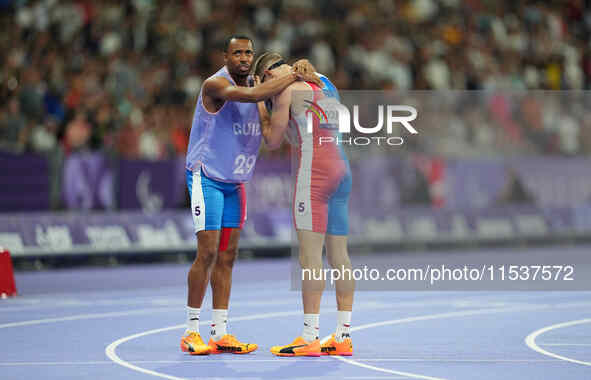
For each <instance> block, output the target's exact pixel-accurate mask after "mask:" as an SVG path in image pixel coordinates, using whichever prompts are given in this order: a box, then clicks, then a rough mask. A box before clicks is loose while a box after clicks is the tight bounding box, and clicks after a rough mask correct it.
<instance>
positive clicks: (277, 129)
mask: <svg viewBox="0 0 591 380" xmlns="http://www.w3.org/2000/svg"><path fill="white" fill-rule="evenodd" d="M294 92H295V93H296V94H297V96H295V97H294V96H293V95H294ZM304 99H307V100H312V99H314V92H313V91H312V90H311V89H310V87H309V86H308V85H307V84H306V83H304V82H297V83H294V84H292V85H291V86H289V87H287V88H286V89H285V90H283V92H281V93H280V94H279V95H277V96H276V97H275V99H274V101H273V112H272V113H271V128H269V130H268V131H266V136H265V132H263V136H264V137H265V142H266V143H267V145H268V147H269V149H277V148H279V147H280V146H281V142H282V141H283V136H284V134H285V131H286V130H287V127H288V125H289V112H290V111H292V112H295V113H298V112H304V102H303V100H304Z"/></svg>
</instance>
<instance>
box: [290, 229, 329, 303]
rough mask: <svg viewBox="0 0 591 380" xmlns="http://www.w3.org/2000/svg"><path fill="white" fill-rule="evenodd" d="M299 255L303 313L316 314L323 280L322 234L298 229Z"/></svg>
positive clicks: (322, 288) (323, 284)
mask: <svg viewBox="0 0 591 380" xmlns="http://www.w3.org/2000/svg"><path fill="white" fill-rule="evenodd" d="M297 232H298V240H299V243H300V249H299V256H300V266H301V267H302V302H303V304H304V314H318V313H319V311H320V301H321V299H322V291H323V290H324V286H325V281H324V274H323V273H322V246H323V244H324V234H323V233H319V232H312V231H305V230H298V231H297Z"/></svg>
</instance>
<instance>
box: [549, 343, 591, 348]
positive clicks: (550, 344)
mask: <svg viewBox="0 0 591 380" xmlns="http://www.w3.org/2000/svg"><path fill="white" fill-rule="evenodd" d="M538 346H554V347H561V346H582V347H588V346H591V343H538Z"/></svg>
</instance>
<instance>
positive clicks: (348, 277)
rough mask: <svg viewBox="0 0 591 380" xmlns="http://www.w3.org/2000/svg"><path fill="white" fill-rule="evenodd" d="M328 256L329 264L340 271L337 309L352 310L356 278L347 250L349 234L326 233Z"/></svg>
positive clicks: (337, 281)
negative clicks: (354, 277)
mask: <svg viewBox="0 0 591 380" xmlns="http://www.w3.org/2000/svg"><path fill="white" fill-rule="evenodd" d="M326 258H327V259H328V263H329V265H330V266H331V267H332V268H334V269H337V270H338V271H339V272H340V276H339V279H338V280H335V287H336V297H337V309H338V310H339V311H351V310H353V293H354V290H355V280H354V279H353V274H352V272H351V260H350V259H349V253H348V251H347V235H330V234H327V235H326Z"/></svg>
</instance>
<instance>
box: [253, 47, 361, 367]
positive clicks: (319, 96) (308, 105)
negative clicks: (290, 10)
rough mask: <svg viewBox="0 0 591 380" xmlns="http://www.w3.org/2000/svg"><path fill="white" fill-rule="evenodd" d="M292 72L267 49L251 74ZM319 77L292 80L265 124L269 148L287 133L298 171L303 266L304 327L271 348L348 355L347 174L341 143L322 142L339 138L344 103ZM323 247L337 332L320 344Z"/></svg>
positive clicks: (296, 212) (281, 352)
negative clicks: (333, 289)
mask: <svg viewBox="0 0 591 380" xmlns="http://www.w3.org/2000/svg"><path fill="white" fill-rule="evenodd" d="M290 69H291V68H290V66H289V65H286V64H285V62H284V60H283V58H281V56H280V55H279V54H276V53H266V54H265V55H263V56H261V57H260V58H259V59H258V60H257V62H256V63H255V65H254V72H255V74H256V75H257V76H258V77H260V78H261V82H262V83H263V84H264V83H266V81H267V80H273V79H276V78H278V77H281V76H282V75H284V74H285V73H286V72H289V70H290ZM319 77H320V80H321V82H320V84H318V83H312V82H307V81H306V82H297V83H293V84H291V85H290V86H288V87H287V88H286V89H285V90H284V91H282V92H281V93H280V94H279V95H277V96H275V97H273V98H272V99H271V104H272V113H271V117H270V124H269V127H266V128H265V129H264V130H263V133H264V135H265V138H266V139H267V143H268V144H269V146H270V147H278V146H280V145H281V142H282V140H283V138H284V135H287V137H288V138H289V140H290V142H291V143H292V145H293V146H294V152H295V157H294V158H295V161H296V162H295V165H294V167H295V168H297V169H296V171H295V183H294V192H293V194H294V196H293V205H292V215H293V221H294V225H295V228H296V230H297V236H298V241H299V259H300V265H301V266H302V269H303V271H302V274H303V275H302V301H303V302H302V303H303V306H304V329H303V332H302V334H301V336H298V337H297V338H296V339H295V340H293V341H292V342H291V343H290V344H287V345H283V346H281V345H279V346H273V347H271V352H272V353H273V354H274V355H277V356H320V355H343V356H351V355H353V344H352V340H351V336H350V331H351V311H352V307H353V296H354V286H355V282H354V280H353V279H352V278H351V262H350V260H349V254H348V252H347V235H348V233H349V223H348V205H349V194H350V192H351V184H352V182H351V171H350V168H349V162H348V160H347V157H346V156H345V154H344V151H343V150H342V149H341V147H340V146H337V145H336V144H334V143H328V144H327V143H322V141H334V139H335V138H336V137H337V136H338V133H339V132H338V113H339V107H342V106H341V105H340V103H339V94H338V91H337V89H336V88H335V87H334V85H333V84H332V83H331V82H330V81H329V80H328V78H326V77H325V76H323V75H319ZM325 244H326V256H327V259H328V262H329V264H330V265H331V266H332V268H333V270H336V271H339V273H340V274H341V276H340V277H339V278H338V279H337V280H336V281H335V286H336V298H337V309H338V311H337V325H336V330H335V333H334V334H332V335H331V337H330V338H329V339H327V340H326V341H325V342H320V341H319V339H318V337H319V335H318V332H319V316H320V315H319V312H320V300H321V297H322V290H323V289H324V286H325V282H324V279H322V273H326V272H323V270H322V248H323V245H325ZM306 273H307V274H308V276H306ZM331 273H334V272H331ZM319 275H320V276H319ZM319 277H320V278H321V279H320V280H318V278H319Z"/></svg>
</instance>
